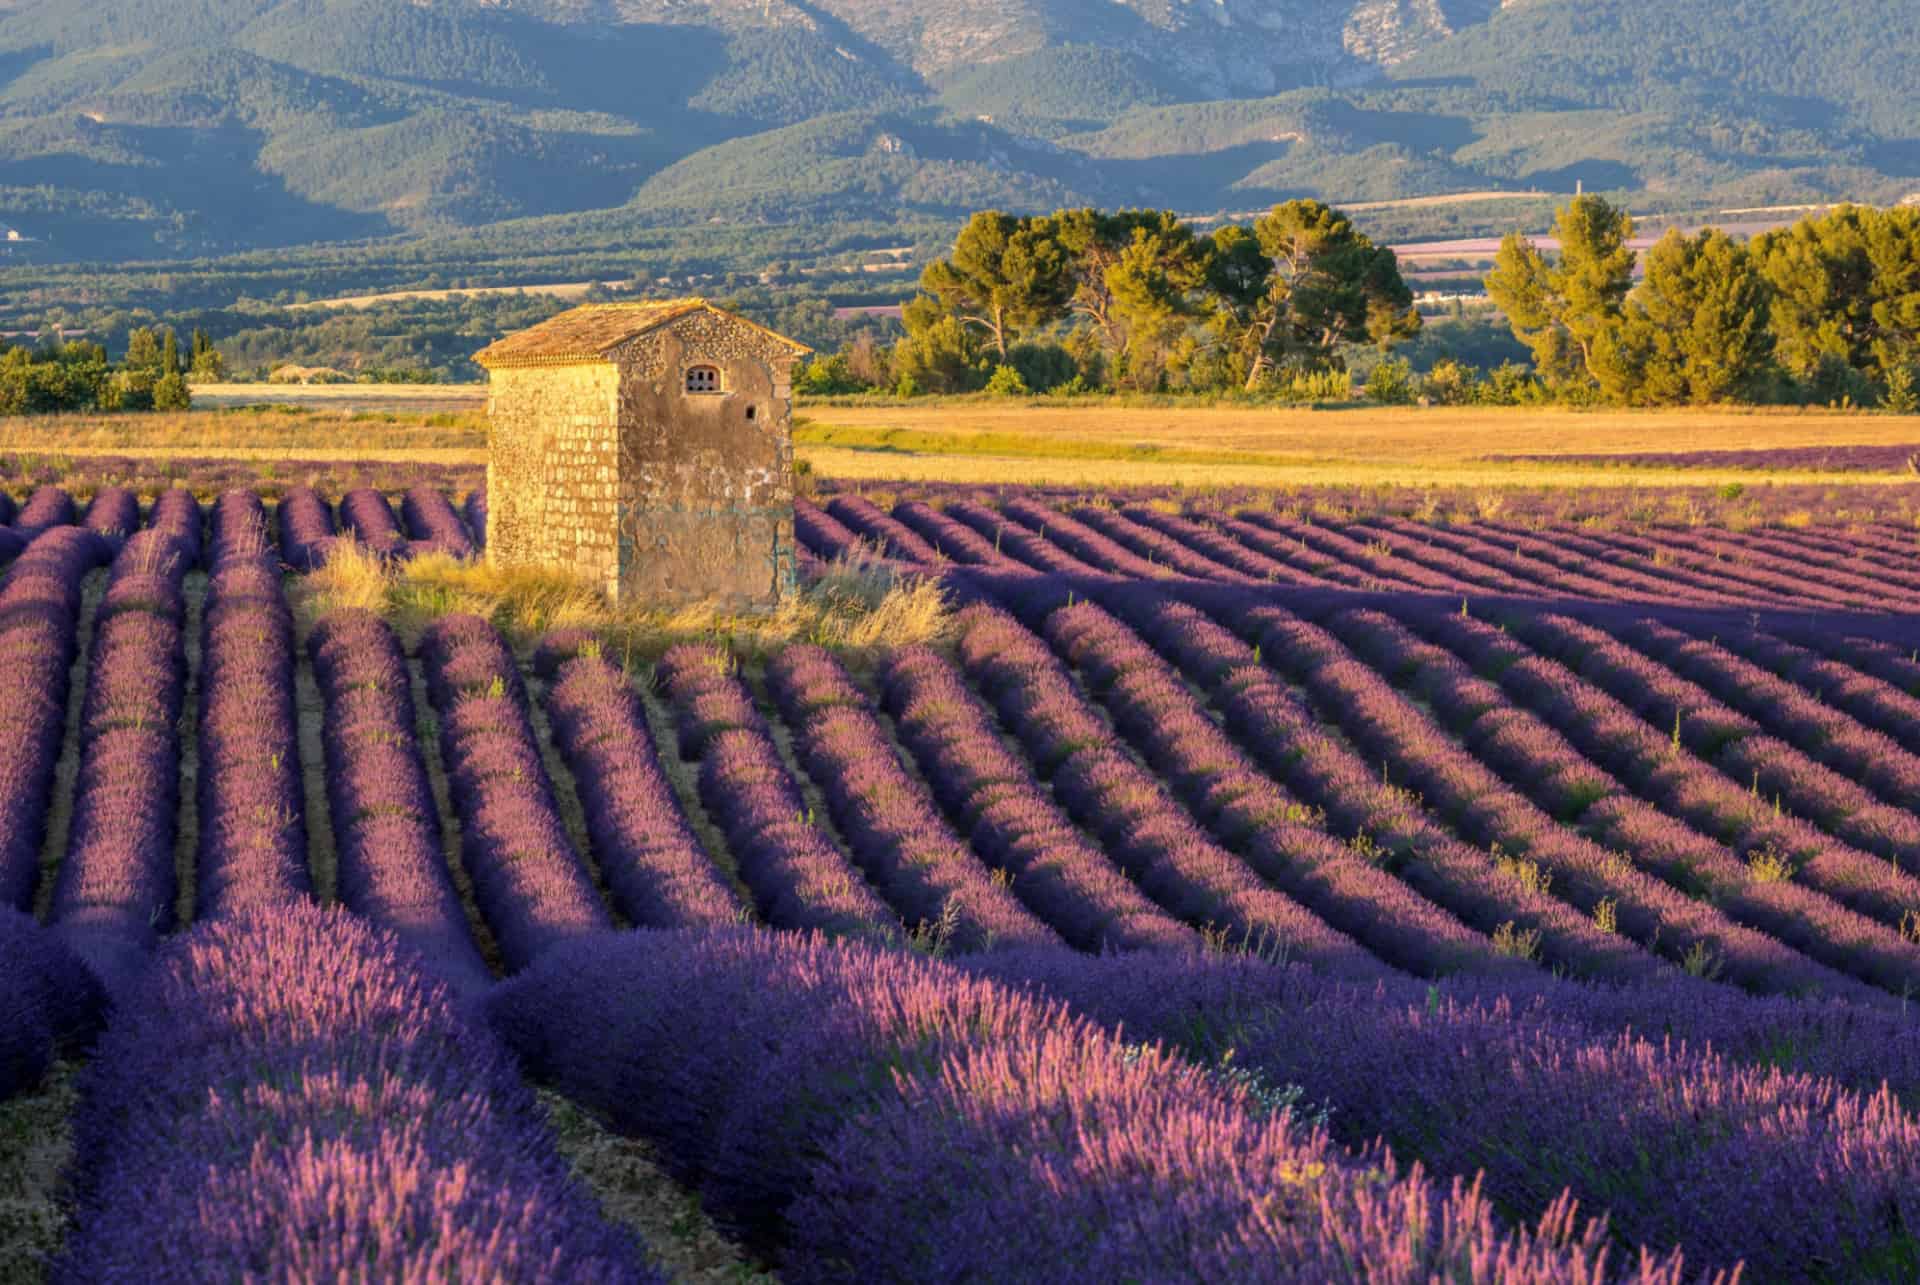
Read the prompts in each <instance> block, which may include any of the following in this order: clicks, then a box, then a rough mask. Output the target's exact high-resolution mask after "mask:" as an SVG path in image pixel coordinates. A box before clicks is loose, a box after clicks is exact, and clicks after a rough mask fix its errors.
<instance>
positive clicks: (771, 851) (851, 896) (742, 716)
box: [655, 644, 900, 942]
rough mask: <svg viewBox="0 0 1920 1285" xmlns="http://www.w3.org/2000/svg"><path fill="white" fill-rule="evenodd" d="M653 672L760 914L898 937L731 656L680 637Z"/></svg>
mask: <svg viewBox="0 0 1920 1285" xmlns="http://www.w3.org/2000/svg"><path fill="white" fill-rule="evenodd" d="M655 676H656V678H657V680H658V681H659V682H660V684H661V685H662V686H663V687H664V688H665V689H666V691H667V693H668V695H669V696H671V698H672V699H673V703H674V706H675V709H676V713H677V715H678V718H679V721H680V727H681V742H682V744H683V745H689V744H690V745H691V747H692V748H693V749H695V750H697V751H698V752H699V754H700V783H699V788H700V798H701V801H702V802H703V803H704V804H705V805H706V809H707V812H708V814H709V815H711V816H712V818H713V820H714V821H715V823H716V824H718V825H719V826H720V828H721V829H722V831H724V832H725V834H726V838H727V846H728V848H729V849H730V850H731V852H732V854H733V858H734V861H735V862H736V863H737V865H738V869H739V874H740V879H741V882H743V883H745V884H746V885H747V887H748V888H749V889H750V890H751V891H752V893H753V898H754V902H755V904H756V906H757V907H758V908H759V910H760V914H761V917H762V918H764V919H765V920H766V921H767V922H768V923H770V924H773V925H774V926H776V927H780V928H817V929H820V930H822V931H825V932H831V933H836V934H844V935H849V936H855V937H862V938H869V939H873V940H877V941H887V942H891V941H895V940H897V939H898V937H899V934H900V923H899V920H898V918H897V917H896V916H895V915H894V913H893V912H892V911H891V910H890V909H888V907H887V904H886V903H885V902H884V901H882V900H881V899H880V897H879V896H878V895H877V894H876V893H875V892H874V890H873V889H872V888H871V887H869V886H868V884H867V881H866V879H865V878H864V877H863V876H862V875H861V873H860V871H859V869H858V868H856V867H855V866H854V865H853V863H852V862H851V861H849V860H848V859H847V857H846V856H845V855H844V854H843V853H842V852H841V851H840V850H839V848H838V847H836V846H835V845H834V843H833V842H832V841H831V840H830V839H828V838H827V837H826V836H825V835H824V834H822V833H821V831H820V829H819V827H818V826H817V825H816V824H815V821H816V818H815V817H814V816H813V815H812V813H811V810H810V809H809V808H808V807H807V805H806V802H805V801H804V800H803V798H802V797H801V794H800V787H799V785H798V783H797V782H795V781H794V779H793V777H792V775H791V774H790V773H789V772H788V771H787V768H786V764H785V763H783V762H782V761H781V759H780V752H779V750H778V749H777V748H776V747H775V745H774V742H773V735H772V730H771V729H770V728H769V727H768V725H767V722H766V719H765V717H764V716H763V715H761V713H760V712H759V710H758V709H757V708H755V706H754V704H753V697H752V695H751V694H750V693H749V692H748V691H747V689H746V687H745V686H744V685H743V684H742V683H741V682H740V680H739V679H738V678H737V677H736V676H735V675H734V673H733V669H732V662H731V660H730V658H729V657H727V656H726V655H725V654H724V653H722V652H720V651H719V650H717V649H715V648H712V647H701V646H696V645H693V644H683V645H681V646H678V647H675V648H673V649H671V650H670V651H668V652H667V654H666V655H665V656H663V657H661V660H660V663H659V665H658V666H657V667H656V670H655ZM684 752H685V751H684V750H683V753H684Z"/></svg>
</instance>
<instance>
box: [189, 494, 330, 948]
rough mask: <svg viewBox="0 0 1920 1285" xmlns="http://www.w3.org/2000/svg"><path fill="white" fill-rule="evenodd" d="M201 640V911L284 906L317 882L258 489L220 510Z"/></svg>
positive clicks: (288, 667) (287, 645)
mask: <svg viewBox="0 0 1920 1285" xmlns="http://www.w3.org/2000/svg"><path fill="white" fill-rule="evenodd" d="M214 532H215V534H214V540H213V546H212V551H213V559H212V561H213V572H212V575H211V576H210V577H209V579H208V582H207V597H206V605H205V614H204V617H203V620H202V636H201V644H200V666H201V668H200V721H199V737H200V743H199V751H200V753H199V798H198V804H199V809H200V829H199V865H198V875H197V878H196V881H195V886H194V893H195V902H196V907H195V908H196V911H197V913H198V914H199V915H202V916H209V915H218V914H227V913H231V912H233V911H235V910H238V909H242V908H245V907H248V906H256V905H284V904H287V903H289V902H292V901H294V900H297V899H299V898H301V897H304V896H306V895H307V894H308V893H309V892H310V891H311V890H312V881H311V879H310V877H309V875H308V871H307V829H306V824H305V812H306V796H305V792H304V789H303V787H302V783H301V779H300V746H299V727H298V721H297V714H296V712H295V705H294V641H293V613H292V612H291V610H290V609H289V608H288V605H287V599H286V591H285V589H284V588H283V587H282V585H281V580H280V564H279V561H278V559H277V558H275V557H274V555H273V551H272V546H271V544H270V543H269V540H268V536H267V528H266V514H265V513H264V512H263V511H262V510H261V507H260V502H259V500H258V499H256V498H255V497H254V495H253V494H252V493H251V492H248V491H229V492H228V493H227V494H225V495H223V496H221V497H220V500H219V503H218V504H217V505H216V506H215V508H214Z"/></svg>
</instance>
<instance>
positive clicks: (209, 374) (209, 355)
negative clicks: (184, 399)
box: [187, 326, 227, 384]
mask: <svg viewBox="0 0 1920 1285" xmlns="http://www.w3.org/2000/svg"><path fill="white" fill-rule="evenodd" d="M187 373H188V375H190V376H191V377H192V378H194V379H197V380H199V381H200V382H202V383H208V384H217V383H219V382H220V381H221V380H223V379H225V378H226V377H227V359H226V358H225V357H224V356H222V355H221V353H220V350H219V349H218V348H215V347H214V346H213V339H212V337H211V336H209V335H208V334H207V332H206V331H204V330H202V329H200V328H199V327H198V326H195V327H194V329H193V356H192V358H191V360H190V364H189V365H188V367H187Z"/></svg>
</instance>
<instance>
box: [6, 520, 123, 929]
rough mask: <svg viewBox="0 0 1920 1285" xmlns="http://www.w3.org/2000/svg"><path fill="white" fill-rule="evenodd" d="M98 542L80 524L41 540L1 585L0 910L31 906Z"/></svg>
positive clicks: (101, 545)
mask: <svg viewBox="0 0 1920 1285" xmlns="http://www.w3.org/2000/svg"><path fill="white" fill-rule="evenodd" d="M106 554H107V548H106V544H105V542H104V541H102V540H101V539H100V538H99V537H98V536H96V535H94V534H92V533H91V532H86V531H81V530H78V529H76V528H71V527H66V528H55V529H54V530H51V531H49V532H47V533H46V534H44V535H41V536H39V537H38V538H36V539H35V540H34V542H33V543H32V544H31V545H29V546H28V547H27V549H26V551H25V552H24V553H23V554H21V556H20V557H19V558H18V559H17V560H16V561H15V562H14V563H13V565H12V566H11V567H9V568H8V570H7V575H6V580H5V582H4V583H0V722H3V723H4V725H5V726H6V727H7V728H8V729H9V738H10V739H9V745H8V752H7V753H5V754H0V905H5V906H12V907H17V908H20V909H25V908H26V907H28V906H29V905H31V904H32V901H33V895H34V888H35V886H36V884H37V882H38V879H39V875H40V845H41V841H42V839H43V838H44V837H45V834H46V821H47V807H48V803H49V801H50V800H51V798H52V795H53V773H54V768H55V765H56V764H57V763H58V761H59V758H60V747H61V744H62V742H63V741H64V740H65V737H66V718H67V697H68V683H69V674H70V672H71V668H72V665H73V660H74V654H75V651H76V648H77V638H78V631H79V614H80V594H81V586H82V583H83V581H84V580H85V579H86V577H87V575H88V574H89V573H90V572H91V571H92V570H93V569H94V568H96V567H97V566H99V565H100V563H101V562H102V561H103V560H104V559H105V557H106Z"/></svg>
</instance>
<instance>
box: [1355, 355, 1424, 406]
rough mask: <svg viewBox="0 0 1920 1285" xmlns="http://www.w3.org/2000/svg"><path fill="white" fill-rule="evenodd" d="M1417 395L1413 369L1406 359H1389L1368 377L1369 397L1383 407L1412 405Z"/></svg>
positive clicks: (1376, 367)
mask: <svg viewBox="0 0 1920 1285" xmlns="http://www.w3.org/2000/svg"><path fill="white" fill-rule="evenodd" d="M1415 394H1416V385H1415V382H1414V378H1413V367H1412V366H1411V365H1409V364H1408V362H1407V360H1406V358H1404V357H1389V358H1387V360H1385V361H1383V362H1381V363H1380V364H1379V365H1378V366H1375V367H1374V368H1373V373H1372V374H1371V375H1369V376H1367V397H1368V399H1369V400H1371V401H1376V402H1379V403H1380V404H1381V405H1382V406H1407V405H1411V404H1412V402H1413V399H1414V396H1415Z"/></svg>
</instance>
